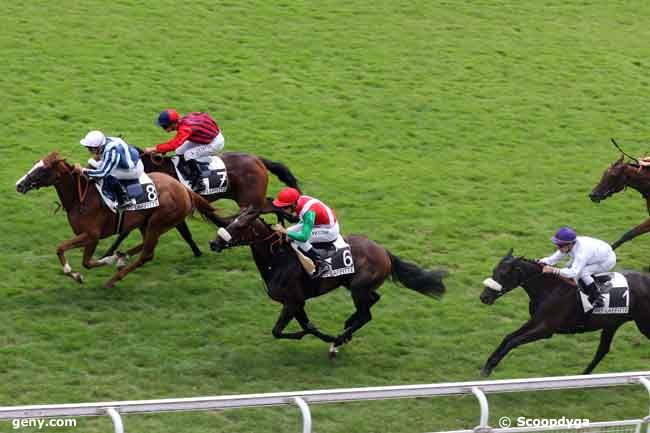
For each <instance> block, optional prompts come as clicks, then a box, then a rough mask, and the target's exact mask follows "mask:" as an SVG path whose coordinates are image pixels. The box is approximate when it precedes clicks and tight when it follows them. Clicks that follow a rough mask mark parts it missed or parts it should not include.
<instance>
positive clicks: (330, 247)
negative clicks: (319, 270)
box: [292, 235, 354, 278]
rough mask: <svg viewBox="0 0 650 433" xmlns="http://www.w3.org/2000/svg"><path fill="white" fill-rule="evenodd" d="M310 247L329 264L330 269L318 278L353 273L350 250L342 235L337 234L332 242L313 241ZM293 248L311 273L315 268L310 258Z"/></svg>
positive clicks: (304, 266)
mask: <svg viewBox="0 0 650 433" xmlns="http://www.w3.org/2000/svg"><path fill="white" fill-rule="evenodd" d="M292 246H293V244H292ZM312 247H313V248H314V249H316V250H317V251H318V254H319V255H320V256H321V257H325V261H326V262H327V263H328V264H329V265H330V269H329V270H328V271H327V272H325V273H324V274H323V275H321V276H320V278H335V277H340V276H341V275H347V274H354V259H353V257H352V250H351V249H350V245H349V244H348V243H347V242H345V240H344V239H343V236H341V235H339V237H338V238H337V239H336V240H335V241H334V242H325V243H313V244H312ZM294 250H295V251H296V254H298V255H299V257H298V258H299V261H300V263H301V264H302V265H303V268H305V271H307V273H309V274H311V273H312V272H313V271H314V268H315V266H314V263H313V262H312V261H311V259H310V258H308V257H307V256H305V255H304V254H302V253H301V252H300V250H299V249H298V248H297V247H294Z"/></svg>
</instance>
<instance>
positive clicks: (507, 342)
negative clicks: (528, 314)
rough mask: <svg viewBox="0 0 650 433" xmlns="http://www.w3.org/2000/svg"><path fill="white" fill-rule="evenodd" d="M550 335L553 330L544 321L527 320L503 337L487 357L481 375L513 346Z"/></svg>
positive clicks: (490, 368) (489, 371) (491, 368)
mask: <svg viewBox="0 0 650 433" xmlns="http://www.w3.org/2000/svg"><path fill="white" fill-rule="evenodd" d="M551 336H553V331H552V330H551V329H550V328H549V327H548V325H546V323H544V322H538V323H535V322H533V321H532V320H530V321H528V322H527V323H526V324H525V325H524V326H522V327H521V328H519V329H518V330H517V331H515V332H513V333H512V334H510V335H508V336H506V337H505V338H504V339H503V341H502V342H501V344H500V345H499V347H498V348H497V349H496V350H495V351H494V353H492V355H490V357H489V358H488V360H487V362H486V363H485V366H484V367H483V369H482V370H481V375H482V376H485V377H487V376H489V375H490V373H492V370H493V369H494V367H496V366H497V365H498V364H499V362H500V361H501V360H502V359H503V358H504V357H505V356H506V355H507V354H508V352H510V351H511V350H512V349H514V348H515V347H517V346H521V345H522V344H526V343H530V342H532V341H536V340H540V339H542V338H550V337H551Z"/></svg>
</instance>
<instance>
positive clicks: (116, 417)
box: [0, 371, 650, 433]
mask: <svg viewBox="0 0 650 433" xmlns="http://www.w3.org/2000/svg"><path fill="white" fill-rule="evenodd" d="M623 385H636V386H645V388H646V389H647V390H648V393H649V394H650V371H640V372H628V373H614V374H594V375H591V376H559V377H544V378H534V379H514V380H492V381H475V382H452V383H441V384H429V385H403V386H383V387H372V388H347V389H332V390H321V391H298V392H276V393H266V394H242V395H229V396H218V397H197V398H178V399H165V400H137V401H113V402H101V403H82V404H53V405H40V406H5V407H0V420H17V419H18V420H19V419H40V418H62V417H79V416H107V415H108V416H110V417H111V419H112V420H113V426H114V428H115V433H124V431H125V430H124V425H123V423H122V417H121V415H124V414H138V413H140V414H142V413H158V412H178V411H212V410H226V409H238V408H254V407H266V406H283V405H297V406H298V407H299V408H300V411H301V413H302V419H303V430H302V431H303V433H310V432H311V425H312V419H311V412H310V409H309V404H320V403H342V402H348V401H364V400H386V399H402V398H422V397H436V396H452V395H469V394H472V395H474V396H475V397H476V398H477V399H478V403H479V407H480V418H479V424H478V426H476V427H475V428H474V429H473V430H458V431H456V432H453V433H471V432H477V433H488V432H495V433H499V432H502V433H505V432H508V433H518V432H522V433H523V432H530V431H544V430H558V427H552V428H551V427H549V428H546V427H544V426H541V427H539V426H538V427H520V428H517V427H512V428H495V429H493V428H492V427H490V426H489V424H488V420H489V405H488V400H487V396H486V394H493V393H505V392H531V391H543V390H560V389H584V388H599V387H612V386H623ZM615 426H619V427H626V428H627V430H625V431H632V432H635V433H642V432H643V427H644V426H645V427H646V433H650V405H649V410H648V414H647V415H644V418H639V419H635V420H620V421H613V422H601V423H590V424H589V427H588V428H586V429H585V428H583V429H582V431H587V430H589V431H591V430H596V431H604V430H603V429H604V428H607V427H615ZM578 427H579V426H578ZM560 430H565V431H569V430H572V428H565V427H563V428H560ZM448 433H452V432H448Z"/></svg>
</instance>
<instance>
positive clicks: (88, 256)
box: [82, 239, 114, 269]
mask: <svg viewBox="0 0 650 433" xmlns="http://www.w3.org/2000/svg"><path fill="white" fill-rule="evenodd" d="M98 243H99V241H98V240H97V239H95V240H93V241H92V242H90V243H89V244H86V247H85V248H84V258H83V262H82V263H83V266H84V268H86V269H92V268H98V267H100V266H106V265H110V264H113V262H114V257H113V256H109V257H103V258H101V259H99V260H93V254H94V253H95V249H96V248H97V244H98Z"/></svg>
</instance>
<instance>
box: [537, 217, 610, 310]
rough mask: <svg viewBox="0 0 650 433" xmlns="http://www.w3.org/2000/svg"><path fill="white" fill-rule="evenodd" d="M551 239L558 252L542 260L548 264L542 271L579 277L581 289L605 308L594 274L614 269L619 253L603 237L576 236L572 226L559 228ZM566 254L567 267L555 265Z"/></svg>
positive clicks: (591, 300) (596, 303) (595, 305)
mask: <svg viewBox="0 0 650 433" xmlns="http://www.w3.org/2000/svg"><path fill="white" fill-rule="evenodd" d="M551 241H552V242H553V243H554V244H555V245H556V246H557V251H555V253H553V254H551V255H550V256H548V257H544V258H543V259H541V260H540V262H542V263H544V265H545V266H544V269H543V272H545V273H553V274H556V275H559V276H562V277H565V278H571V279H574V280H576V281H577V283H578V286H579V287H580V289H581V290H582V291H584V292H585V293H586V294H587V295H589V302H590V303H591V304H592V305H593V307H594V308H599V307H602V306H603V299H602V296H601V294H600V292H599V291H598V288H597V287H596V283H595V282H594V279H593V277H592V275H593V274H598V273H601V272H609V271H611V270H612V269H613V268H614V266H615V265H616V253H614V250H613V249H612V247H611V246H610V245H609V244H608V243H607V242H605V241H601V240H600V239H596V238H591V237H588V236H576V232H575V231H574V230H573V229H572V228H570V227H562V228H561V229H559V230H558V231H557V233H555V236H553V237H552V238H551ZM566 257H569V258H570V261H569V263H568V265H567V267H564V268H556V267H553V265H555V264H556V263H558V262H559V261H560V260H562V259H564V258H566Z"/></svg>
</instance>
